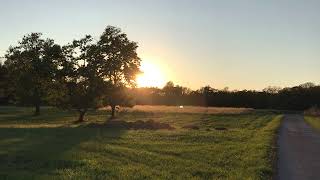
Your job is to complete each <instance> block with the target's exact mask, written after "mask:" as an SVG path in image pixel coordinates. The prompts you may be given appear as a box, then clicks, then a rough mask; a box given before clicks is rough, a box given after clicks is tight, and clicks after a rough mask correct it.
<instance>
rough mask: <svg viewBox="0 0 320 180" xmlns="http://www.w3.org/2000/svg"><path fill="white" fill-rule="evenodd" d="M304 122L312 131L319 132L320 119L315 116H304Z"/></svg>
mask: <svg viewBox="0 0 320 180" xmlns="http://www.w3.org/2000/svg"><path fill="white" fill-rule="evenodd" d="M304 119H305V121H306V122H307V123H308V124H309V125H310V126H311V127H313V128H314V129H316V130H318V131H320V117H317V116H305V117H304Z"/></svg>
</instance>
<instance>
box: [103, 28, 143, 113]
mask: <svg viewBox="0 0 320 180" xmlns="http://www.w3.org/2000/svg"><path fill="white" fill-rule="evenodd" d="M97 46H98V48H99V53H100V54H99V58H100V63H101V72H102V75H103V80H104V81H105V82H106V83H107V84H108V92H107V93H106V96H105V98H104V100H105V102H106V105H109V106H110V107H111V117H112V118H113V117H114V116H115V110H116V106H117V105H124V104H127V101H128V99H127V95H126V93H125V88H126V87H134V86H135V85H136V82H135V79H136V75H137V74H138V73H140V69H139V67H140V61H141V60H140V58H139V57H138V54H137V48H138V45H137V43H136V42H134V41H130V40H129V39H128V37H127V35H126V34H125V33H123V32H122V31H121V30H120V29H119V28H116V27H113V26H108V27H107V28H106V29H105V31H104V32H103V34H102V35H101V36H100V39H99V41H98V43H97Z"/></svg>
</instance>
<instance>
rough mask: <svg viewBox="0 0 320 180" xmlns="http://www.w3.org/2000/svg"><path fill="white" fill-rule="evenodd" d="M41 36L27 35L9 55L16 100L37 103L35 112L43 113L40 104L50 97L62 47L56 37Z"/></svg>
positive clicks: (7, 54) (10, 72) (7, 59)
mask: <svg viewBox="0 0 320 180" xmlns="http://www.w3.org/2000/svg"><path fill="white" fill-rule="evenodd" d="M41 35H42V34H41V33H31V34H28V35H26V36H24V37H23V38H22V40H21V41H19V42H18V45H17V46H11V47H10V48H9V50H8V51H7V53H6V55H5V58H6V61H5V65H6V67H7V69H8V72H9V78H10V81H11V82H12V84H13V87H14V95H15V99H16V100H17V101H18V103H20V104H24V105H33V106H34V107H35V115H38V114H39V113H40V105H41V103H42V102H43V101H44V100H45V98H46V95H47V92H48V89H49V88H50V86H51V83H52V82H53V79H54V76H55V71H56V69H57V62H58V60H59V58H61V48H60V46H59V45H57V44H55V43H54V41H53V40H52V39H43V38H41Z"/></svg>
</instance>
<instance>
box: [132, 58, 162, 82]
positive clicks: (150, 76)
mask: <svg viewBox="0 0 320 180" xmlns="http://www.w3.org/2000/svg"><path fill="white" fill-rule="evenodd" d="M140 69H141V71H142V74H139V75H138V76H137V85H138V87H163V86H164V84H165V83H166V81H165V78H164V75H163V73H162V72H161V71H160V68H159V66H157V65H155V64H154V63H152V62H150V61H142V62H141V67H140Z"/></svg>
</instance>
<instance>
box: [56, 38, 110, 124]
mask: <svg viewBox="0 0 320 180" xmlns="http://www.w3.org/2000/svg"><path fill="white" fill-rule="evenodd" d="M62 49H63V55H64V58H63V59H61V61H60V62H59V69H58V72H57V76H56V77H57V78H56V81H55V86H56V88H54V89H53V90H52V91H51V92H52V93H51V94H50V98H51V100H52V102H54V103H55V105H56V106H58V107H62V108H72V109H76V110H77V111H78V112H79V118H78V122H83V121H84V116H85V114H86V112H87V111H88V110H89V109H90V108H96V107H98V106H99V104H101V103H100V102H101V100H102V95H103V94H104V93H105V92H106V83H105V82H104V81H103V79H102V72H101V63H100V61H101V58H99V48H98V47H97V45H96V44H95V43H94V42H93V39H92V37H91V36H89V35H87V36H86V37H84V38H82V39H80V40H74V41H73V42H72V43H71V44H68V45H66V46H64V47H63V48H62ZM55 89H59V90H58V91H56V90H55Z"/></svg>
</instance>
